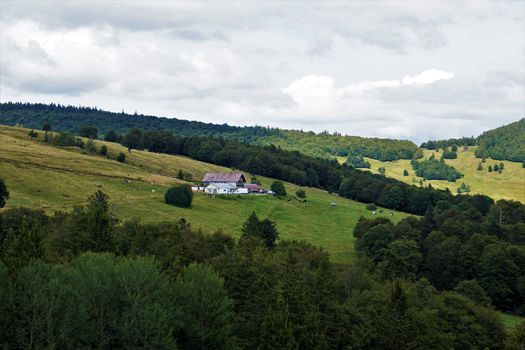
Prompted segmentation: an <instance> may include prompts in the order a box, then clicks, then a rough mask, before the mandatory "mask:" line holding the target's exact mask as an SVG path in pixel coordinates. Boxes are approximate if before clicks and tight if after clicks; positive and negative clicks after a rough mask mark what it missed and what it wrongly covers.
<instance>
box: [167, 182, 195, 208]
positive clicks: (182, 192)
mask: <svg viewBox="0 0 525 350" xmlns="http://www.w3.org/2000/svg"><path fill="white" fill-rule="evenodd" d="M164 201H165V202H166V203H168V204H171V205H175V206H177V207H183V208H189V207H191V202H192V201H193V192H192V191H191V187H190V186H189V185H177V186H173V187H171V188H170V189H168V190H167V191H166V193H165V194H164Z"/></svg>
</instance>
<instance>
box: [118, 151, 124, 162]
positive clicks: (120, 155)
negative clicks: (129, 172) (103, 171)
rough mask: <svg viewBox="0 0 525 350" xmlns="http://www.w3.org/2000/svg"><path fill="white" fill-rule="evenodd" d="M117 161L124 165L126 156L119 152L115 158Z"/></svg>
mask: <svg viewBox="0 0 525 350" xmlns="http://www.w3.org/2000/svg"><path fill="white" fill-rule="evenodd" d="M117 160H118V161H119V162H121V163H124V161H125V160H126V155H125V154H124V153H122V152H120V153H119V155H118V156H117Z"/></svg>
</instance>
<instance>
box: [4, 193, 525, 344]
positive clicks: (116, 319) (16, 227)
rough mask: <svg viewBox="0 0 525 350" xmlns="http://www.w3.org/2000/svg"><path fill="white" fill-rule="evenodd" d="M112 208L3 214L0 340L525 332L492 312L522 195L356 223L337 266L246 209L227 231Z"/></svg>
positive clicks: (487, 340) (382, 337)
mask: <svg viewBox="0 0 525 350" xmlns="http://www.w3.org/2000/svg"><path fill="white" fill-rule="evenodd" d="M109 208H110V206H109V198H108V197H107V196H106V195H105V194H104V193H102V192H100V191H98V192H96V193H95V194H94V195H93V196H91V197H90V198H89V200H88V201H87V204H85V205H82V206H77V207H75V208H74V209H73V210H72V211H71V212H69V213H64V212H57V213H55V214H53V215H47V214H45V213H44V212H43V211H41V210H31V209H26V208H11V209H8V210H3V211H0V280H1V281H2V283H0V296H1V297H2V301H3V302H2V303H0V343H1V344H2V347H3V348H4V349H20V348H24V349H41V348H57V349H78V348H99V349H123V348H126V349H130V348H155V349H175V348H178V349H255V348H259V349H347V348H352V349H396V350H397V349H461V350H463V349H502V348H504V347H506V348H507V349H518V348H519V346H520V341H521V339H523V336H524V334H523V333H524V332H525V324H524V325H522V326H520V327H518V328H516V329H515V330H514V331H510V332H506V331H505V329H504V326H503V324H502V321H501V319H500V318H499V316H498V315H497V314H496V312H495V311H494V309H493V308H492V306H491V305H493V306H496V307H498V308H501V309H503V310H512V311H517V312H523V310H522V306H523V289H522V287H520V286H522V282H523V280H524V275H523V273H524V271H525V266H524V262H525V252H524V250H523V244H524V241H523V235H524V234H525V233H524V231H523V227H524V222H525V217H524V212H523V206H522V205H520V204H516V203H512V202H498V203H497V204H496V205H494V204H493V203H492V202H490V201H487V200H482V201H481V202H480V203H478V205H477V206H474V207H471V208H469V209H467V210H463V211H458V210H457V209H454V208H447V207H446V206H441V207H439V208H436V209H434V210H433V211H428V212H427V214H426V215H425V217H424V218H421V219H417V218H414V217H411V218H407V219H404V220H403V221H401V222H400V223H399V224H397V225H393V224H392V223H391V222H390V221H388V220H385V219H383V220H382V221H378V220H373V221H366V220H361V221H360V222H359V225H358V226H357V227H356V229H355V233H354V234H355V235H356V237H357V239H358V244H357V248H358V250H359V252H360V254H359V255H358V257H357V258H356V261H355V262H354V263H353V264H351V265H345V266H340V265H334V264H332V263H331V262H330V258H329V256H328V255H327V254H326V253H325V252H323V251H322V250H321V249H319V248H317V247H315V246H312V245H310V244H308V243H305V242H297V241H286V240H278V239H277V241H275V238H277V237H278V232H277V231H275V229H276V230H278V229H279V223H278V222H277V223H273V222H269V225H270V226H272V228H273V229H272V230H273V232H274V233H275V235H274V237H273V239H272V240H271V242H270V243H272V244H268V241H267V239H265V237H262V236H261V235H260V233H261V232H264V230H260V227H258V225H264V223H265V222H266V223H268V220H259V219H258V218H257V216H256V215H255V214H252V216H250V218H247V221H246V222H245V224H244V226H243V235H242V236H241V238H240V239H239V240H234V239H232V238H231V237H230V236H229V235H227V234H226V233H223V232H221V231H217V232H215V233H202V232H196V231H195V230H193V229H192V228H191V225H190V224H189V223H187V222H186V221H185V220H184V219H180V220H179V221H178V222H173V223H156V224H144V223H141V222H138V221H128V222H118V221H117V220H116V219H115V218H114V217H113V215H112V213H111V211H110V209H109ZM463 209H465V208H463ZM500 213H503V214H500ZM327 234H329V232H328V233H327ZM520 283H521V284H520Z"/></svg>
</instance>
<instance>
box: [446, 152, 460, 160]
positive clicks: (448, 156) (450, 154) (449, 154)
mask: <svg viewBox="0 0 525 350" xmlns="http://www.w3.org/2000/svg"><path fill="white" fill-rule="evenodd" d="M457 157H458V154H457V153H456V152H454V151H446V152H443V158H445V159H456V158H457Z"/></svg>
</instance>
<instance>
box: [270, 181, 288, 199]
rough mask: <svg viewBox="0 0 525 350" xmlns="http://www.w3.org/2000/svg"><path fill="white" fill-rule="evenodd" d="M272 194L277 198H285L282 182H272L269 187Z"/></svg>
mask: <svg viewBox="0 0 525 350" xmlns="http://www.w3.org/2000/svg"><path fill="white" fill-rule="evenodd" d="M270 188H271V190H272V191H273V192H275V194H276V195H278V196H286V188H284V184H283V183H282V181H274V182H273V183H272V186H271V187H270Z"/></svg>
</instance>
